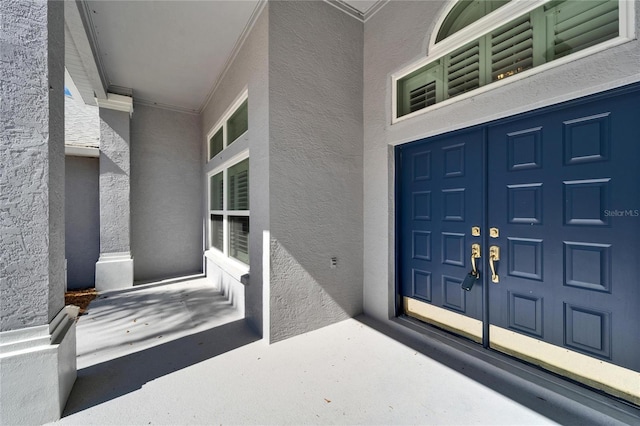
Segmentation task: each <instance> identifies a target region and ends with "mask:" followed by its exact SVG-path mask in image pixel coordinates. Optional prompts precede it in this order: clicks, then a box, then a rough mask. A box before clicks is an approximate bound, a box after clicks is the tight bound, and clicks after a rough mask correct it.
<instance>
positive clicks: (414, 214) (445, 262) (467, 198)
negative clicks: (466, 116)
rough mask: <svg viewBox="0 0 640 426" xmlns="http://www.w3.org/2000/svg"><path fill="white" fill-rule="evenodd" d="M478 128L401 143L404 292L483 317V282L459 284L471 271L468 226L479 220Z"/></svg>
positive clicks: (480, 144)
mask: <svg viewBox="0 0 640 426" xmlns="http://www.w3.org/2000/svg"><path fill="white" fill-rule="evenodd" d="M483 143H484V141H483V133H482V132H481V131H471V132H470V131H466V132H459V133H456V134H454V135H448V136H447V137H444V138H432V139H429V140H428V142H424V141H418V142H416V143H413V144H408V145H405V146H403V147H402V149H401V151H400V154H399V155H400V169H401V180H402V187H401V190H400V198H401V201H400V202H401V205H402V209H401V220H400V222H401V225H400V226H401V233H402V235H403V238H402V239H401V246H400V250H401V252H402V255H401V256H402V266H401V271H400V273H401V275H402V279H401V282H402V288H401V291H402V295H403V296H406V297H410V298H413V299H415V300H417V301H420V302H423V303H427V304H430V305H433V306H435V307H440V308H443V309H445V310H448V311H451V312H454V313H458V314H460V315H464V316H468V317H472V318H476V319H481V317H482V288H483V286H482V283H481V282H480V281H478V282H476V284H475V285H474V287H473V288H472V289H471V290H470V291H465V290H463V289H462V288H461V284H462V281H463V279H464V278H465V276H466V274H467V273H468V272H469V271H470V270H471V264H470V263H471V261H470V258H471V244H472V243H473V242H477V243H480V237H472V236H471V227H472V226H480V223H481V222H482V211H483V210H482V203H483V200H482V185H483V182H482V161H481V158H482V149H483Z"/></svg>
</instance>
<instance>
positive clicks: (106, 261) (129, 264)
mask: <svg viewBox="0 0 640 426" xmlns="http://www.w3.org/2000/svg"><path fill="white" fill-rule="evenodd" d="M128 287H133V259H132V258H131V254H130V253H129V252H123V253H101V254H100V258H99V259H98V262H96V290H97V291H108V290H118V289H123V288H128Z"/></svg>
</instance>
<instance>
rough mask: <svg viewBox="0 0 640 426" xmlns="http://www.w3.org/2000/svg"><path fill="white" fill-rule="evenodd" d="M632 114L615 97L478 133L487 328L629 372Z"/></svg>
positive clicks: (634, 105) (635, 201)
mask: <svg viewBox="0 0 640 426" xmlns="http://www.w3.org/2000/svg"><path fill="white" fill-rule="evenodd" d="M638 111H640V102H639V101H638V96H637V94H635V95H625V96H621V97H615V98H609V99H606V100H602V99H601V100H598V101H594V102H590V103H584V104H580V105H577V106H574V107H570V108H564V109H559V110H555V111H551V112H548V113H543V114H539V115H534V116H532V117H529V118H526V119H518V120H512V121H509V122H506V123H501V124H498V125H494V126H490V127H489V129H488V160H489V172H488V197H489V209H488V210H489V216H488V218H489V226H491V227H497V228H499V231H500V237H499V238H497V239H490V244H491V245H497V246H499V247H500V249H501V259H500V261H499V267H498V269H499V276H500V282H499V283H498V284H490V286H489V294H490V297H489V306H490V309H489V316H490V322H491V324H493V325H496V326H499V327H502V328H505V329H508V330H512V331H515V332H518V333H523V334H525V335H529V336H532V337H535V338H536V339H539V340H541V341H544V342H548V343H551V344H553V345H557V346H560V347H564V348H566V349H569V350H572V351H576V352H579V353H583V354H586V355H589V356H592V357H596V358H598V359H602V360H604V361H607V362H611V363H613V364H616V365H619V366H622V367H625V368H629V369H632V370H635V371H640V356H638V354H639V353H640V334H639V333H638V328H637V325H638V324H640V309H638V304H639V302H640V290H639V289H640V286H639V285H638V278H639V277H640V266H639V265H640V256H639V255H638V253H639V251H638V243H637V238H638V236H640V217H637V214H638V213H637V212H636V210H637V209H639V208H640V196H639V194H640V192H639V191H638V190H637V187H638V183H639V182H640V168H638V167H637V165H636V163H637V160H638V159H639V158H640V149H639V146H640V144H639V143H638V142H639V141H638V134H640V132H639V130H640V127H639V126H638V124H636V123H637V120H638V117H637V113H638ZM616 210H618V211H620V212H621V213H620V214H621V216H612V214H614V212H615V211H616Z"/></svg>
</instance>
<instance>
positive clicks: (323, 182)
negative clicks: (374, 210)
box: [269, 1, 363, 342]
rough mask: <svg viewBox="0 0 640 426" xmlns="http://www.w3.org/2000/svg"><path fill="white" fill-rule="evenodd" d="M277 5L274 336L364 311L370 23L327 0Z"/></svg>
mask: <svg viewBox="0 0 640 426" xmlns="http://www.w3.org/2000/svg"><path fill="white" fill-rule="evenodd" d="M269 10H270V14H269V102H270V104H269V110H270V116H269V131H270V135H269V139H270V141H269V164H270V182H269V187H270V190H269V193H270V201H269V203H270V210H271V211H270V214H271V274H270V289H269V290H270V298H269V299H270V300H269V305H270V331H269V338H270V341H272V342H273V341H278V340H281V339H284V338H287V337H291V336H294V335H296V334H300V333H304V332H307V331H310V330H314V329H317V328H320V327H323V326H326V325H329V324H331V323H334V322H337V321H340V320H342V319H345V318H348V317H352V316H354V315H357V314H359V313H360V312H361V311H362V238H363V237H362V138H363V136H362V72H363V68H362V67H363V58H362V50H363V24H362V22H360V21H358V20H356V19H354V18H353V17H351V16H349V15H347V14H345V13H343V12H341V11H340V10H338V9H337V8H335V7H333V6H331V5H330V4H328V3H325V2H321V1H309V2H287V1H284V2H278V1H276V2H270V3H269ZM332 257H336V258H337V267H335V268H332V267H331V258H332Z"/></svg>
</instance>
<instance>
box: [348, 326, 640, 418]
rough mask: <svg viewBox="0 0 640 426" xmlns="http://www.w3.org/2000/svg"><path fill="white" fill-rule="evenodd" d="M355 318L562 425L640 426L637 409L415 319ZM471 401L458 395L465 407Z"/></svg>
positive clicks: (461, 393)
mask: <svg viewBox="0 0 640 426" xmlns="http://www.w3.org/2000/svg"><path fill="white" fill-rule="evenodd" d="M356 319H357V320H358V321H360V322H361V323H363V324H365V325H367V326H368V327H371V328H372V329H374V330H377V331H378V332H380V333H382V334H384V335H387V336H389V337H391V338H392V339H394V340H396V341H398V342H400V343H402V344H404V345H406V346H408V347H410V348H412V349H413V350H415V351H418V352H420V353H422V354H424V355H426V356H428V357H429V358H431V359H433V360H435V361H437V362H439V363H441V364H443V365H445V366H447V367H449V368H451V369H452V370H455V371H458V372H459V373H462V374H464V375H465V376H467V377H469V378H471V379H473V380H475V381H476V382H478V383H481V384H482V385H484V386H486V387H488V388H490V389H493V390H494V391H496V392H499V393H501V394H502V395H504V396H506V397H508V398H510V399H511V400H513V401H516V402H518V403H519V404H521V405H523V406H525V407H527V408H529V409H531V410H533V411H535V412H537V413H539V414H541V415H543V416H545V417H547V418H549V419H551V420H553V421H555V422H558V423H560V424H563V425H581V426H584V425H603V424H629V425H631V424H640V409H638V408H636V407H632V406H630V405H629V404H627V403H625V402H622V401H619V400H617V399H614V398H612V397H611V398H610V397H608V396H605V395H603V394H600V393H599V392H596V391H593V390H590V389H586V388H584V387H582V386H581V385H579V384H576V383H573V382H570V381H568V380H564V379H562V378H559V377H557V376H555V375H554V374H551V373H547V372H545V371H542V370H540V369H538V368H537V367H534V366H531V365H529V364H526V363H524V362H520V361H516V360H514V359H513V358H511V357H508V356H505V355H503V354H500V353H497V352H494V351H492V350H489V349H485V348H483V347H482V346H481V345H478V344H476V343H472V342H470V341H467V340H466V339H463V338H459V337H457V336H453V335H450V334H449V333H447V332H445V331H442V330H438V329H435V328H433V327H429V326H426V325H423V324H419V323H418V322H417V321H414V320H413V319H408V318H407V319H405V318H396V319H395V320H394V322H395V324H394V326H390V325H388V324H383V323H381V322H379V321H376V320H374V319H372V318H369V317H366V316H359V317H357V318H356ZM415 332H417V333H415ZM418 333H419V334H418ZM473 398H474V395H467V394H465V390H464V389H461V390H460V395H459V399H460V403H461V404H464V401H465V400H470V399H473ZM616 420H617V421H618V422H620V423H616Z"/></svg>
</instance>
